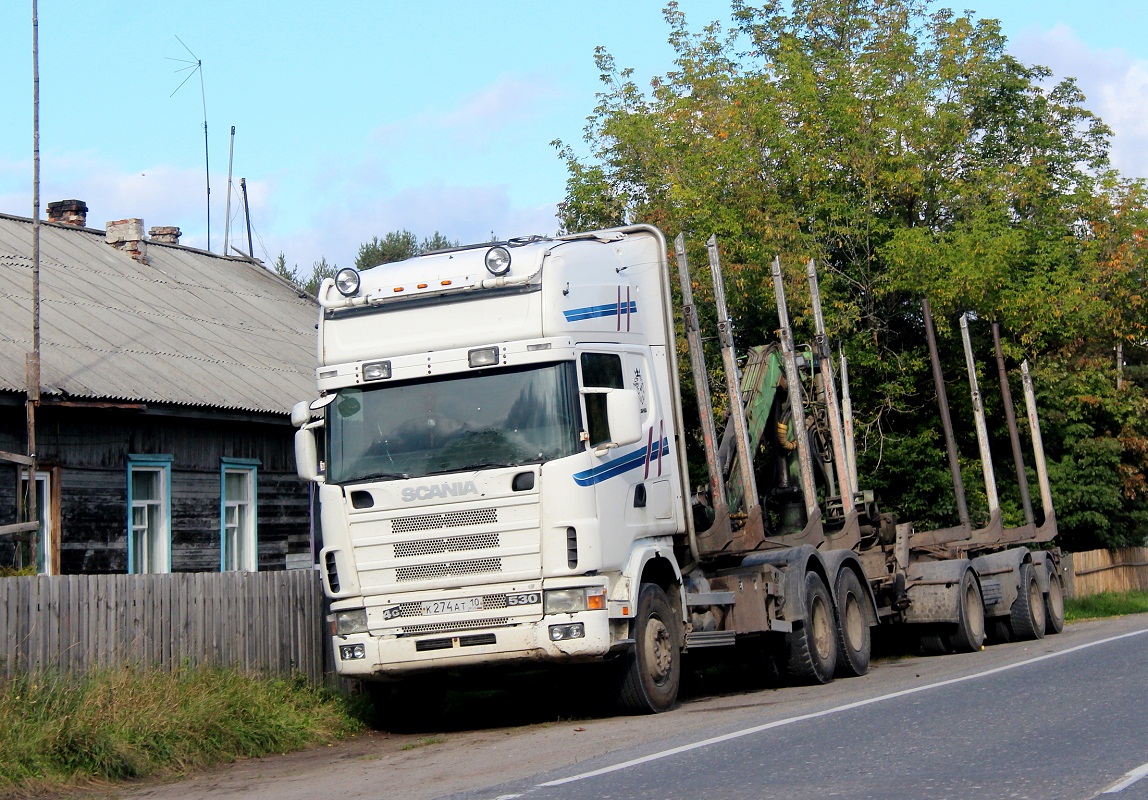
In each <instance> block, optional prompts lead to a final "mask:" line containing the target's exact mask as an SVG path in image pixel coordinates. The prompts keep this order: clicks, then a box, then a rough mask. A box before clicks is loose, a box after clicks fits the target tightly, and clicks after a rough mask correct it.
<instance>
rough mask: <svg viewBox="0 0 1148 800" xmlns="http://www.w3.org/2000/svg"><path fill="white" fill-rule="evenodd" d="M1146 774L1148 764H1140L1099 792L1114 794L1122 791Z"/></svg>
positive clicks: (1147, 773) (1147, 772)
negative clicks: (1117, 781) (1121, 778)
mask: <svg viewBox="0 0 1148 800" xmlns="http://www.w3.org/2000/svg"><path fill="white" fill-rule="evenodd" d="M1146 775H1148V764H1141V765H1140V766H1138V767H1137V768H1136V769H1134V770H1132V771H1131V772H1129V773H1127V774H1126V775H1125V776H1124V779H1123V780H1121V781H1120V782H1119V783H1115V784H1113V785H1112V786H1110V787H1108V788H1107V789H1105V790H1104V791H1103V792H1101V794H1116V793H1117V792H1122V791H1124V790H1125V789H1127V788H1128V787H1129V786H1131V785H1132V784H1134V783H1136V781H1138V780H1140V779H1141V778H1143V777H1144V776H1146Z"/></svg>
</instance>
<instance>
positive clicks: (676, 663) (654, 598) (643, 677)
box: [618, 583, 682, 714]
mask: <svg viewBox="0 0 1148 800" xmlns="http://www.w3.org/2000/svg"><path fill="white" fill-rule="evenodd" d="M633 625H634V646H633V647H632V648H631V649H630V652H629V653H627V654H626V657H625V658H624V659H623V660H622V666H621V669H622V672H621V675H620V676H619V682H618V702H619V704H620V705H621V706H622V707H623V708H625V709H627V710H629V711H634V712H637V713H639V714H648V713H657V712H660V711H668V710H669V709H671V708H673V707H674V703H676V702H677V699H678V687H679V686H680V685H681V681H682V649H681V641H680V640H681V636H680V631H681V627H682V626H681V623H680V622H679V621H678V620H677V619H676V618H675V616H674V610H673V606H671V605H670V600H669V598H668V597H666V593H665V592H664V591H662V588H661V587H660V586H658V585H657V584H653V583H643V584H642V588H641V591H640V592H639V593H638V614H637V616H636V617H635V619H634V623H633Z"/></svg>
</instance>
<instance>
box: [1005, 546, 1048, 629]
mask: <svg viewBox="0 0 1148 800" xmlns="http://www.w3.org/2000/svg"><path fill="white" fill-rule="evenodd" d="M1009 627H1010V628H1011V629H1012V635H1013V638H1015V639H1018V640H1023V639H1041V638H1043V637H1044V593H1043V592H1041V590H1040V584H1039V583H1038V582H1037V580H1036V570H1035V569H1033V566H1032V564H1028V563H1025V564H1021V565H1020V589H1019V590H1018V592H1017V596H1016V600H1015V601H1014V602H1013V604H1012V609H1011V610H1010V612H1009Z"/></svg>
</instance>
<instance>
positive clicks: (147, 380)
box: [0, 214, 319, 414]
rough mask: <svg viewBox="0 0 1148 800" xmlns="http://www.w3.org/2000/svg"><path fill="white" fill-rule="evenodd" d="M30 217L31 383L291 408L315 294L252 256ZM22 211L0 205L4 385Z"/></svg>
mask: <svg viewBox="0 0 1148 800" xmlns="http://www.w3.org/2000/svg"><path fill="white" fill-rule="evenodd" d="M147 262H148V263H146V264H141V263H139V262H138V261H136V260H134V259H133V258H132V257H131V255H130V254H129V253H127V252H124V251H121V250H118V249H116V248H115V247H112V246H111V245H109V244H108V243H107V242H106V241H105V235H104V231H102V230H98V229H91V228H78V227H73V226H69V225H62V224H55V223H47V222H41V224H40V341H41V345H40V352H41V356H40V385H41V394H42V395H45V396H56V397H59V398H77V399H81V398H82V399H91V400H109V401H126V402H142V403H157V404H174V405H179V406H189V407H200V408H211V409H231V410H241V411H255V412H271V413H276V414H285V413H289V412H290V410H291V406H292V405H293V404H294V403H295V402H296V401H298V400H303V399H306V398H308V397H311V396H313V395H314V394H315V391H316V390H315V372H314V370H315V352H316V350H315V323H316V321H317V320H318V313H319V312H318V305H317V304H316V302H315V301H314V300H313V299H312V298H310V297H307V296H303V297H300V296H299V292H298V291H297V290H296V289H295V288H294V287H293V286H292V285H291V284H290V283H288V282H287V281H285V280H283V279H281V278H280V277H279V276H278V275H275V274H274V273H272V272H271V271H269V270H267V269H266V268H264V267H262V266H260V265H258V264H254V263H251V262H249V261H244V260H239V259H234V258H224V257H222V256H218V255H214V254H212V253H208V252H205V251H202V250H196V249H193V248H190V247H182V246H180V245H172V244H161V243H158V242H155V241H151V240H149V241H147ZM31 350H32V221H31V220H30V219H25V218H22V217H13V216H9V215H4V214H0V392H3V391H12V392H19V393H21V394H23V393H24V392H25V391H26V382H25V376H24V374H25V357H26V354H27V353H29V352H31Z"/></svg>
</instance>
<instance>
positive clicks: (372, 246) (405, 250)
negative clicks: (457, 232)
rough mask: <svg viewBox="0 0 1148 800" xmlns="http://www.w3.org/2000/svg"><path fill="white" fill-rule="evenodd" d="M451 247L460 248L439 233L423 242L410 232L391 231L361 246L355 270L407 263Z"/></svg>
mask: <svg viewBox="0 0 1148 800" xmlns="http://www.w3.org/2000/svg"><path fill="white" fill-rule="evenodd" d="M450 247H458V242H452V241H451V240H450V239H447V238H446V237H445V236H443V235H442V234H441V233H439V232H438V231H435V232H434V234H433V235H432V236H430V237H429V238H426V239H423V240H422V241H421V242H420V241H419V239H418V237H417V236H415V235H414V234H413V233H411V232H410V231H408V230H401V231H391V232H390V233H388V234H386V235H385V236H384V237H383V238H382V239H380V238H379V237H378V236H372V237H371V241H369V242H363V244H361V245H359V254H358V255H357V256H356V257H355V269H359V270H363V269H369V268H370V267H376V266H378V265H379V264H392V263H394V262H396V261H405V260H406V259H408V258H414V257H415V256H419V255H422V254H423V253H430V252H432V251H434V250H446V249H447V248H450Z"/></svg>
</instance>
